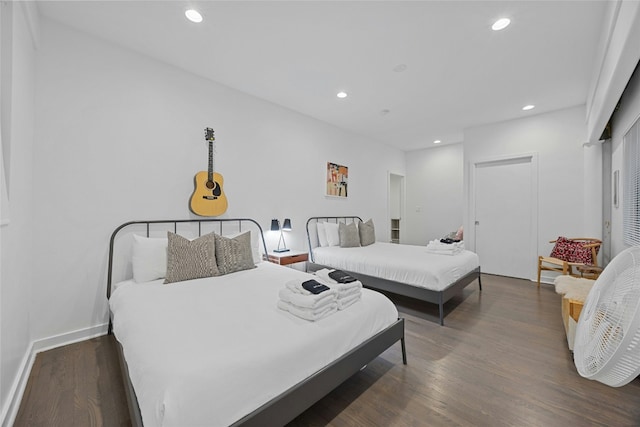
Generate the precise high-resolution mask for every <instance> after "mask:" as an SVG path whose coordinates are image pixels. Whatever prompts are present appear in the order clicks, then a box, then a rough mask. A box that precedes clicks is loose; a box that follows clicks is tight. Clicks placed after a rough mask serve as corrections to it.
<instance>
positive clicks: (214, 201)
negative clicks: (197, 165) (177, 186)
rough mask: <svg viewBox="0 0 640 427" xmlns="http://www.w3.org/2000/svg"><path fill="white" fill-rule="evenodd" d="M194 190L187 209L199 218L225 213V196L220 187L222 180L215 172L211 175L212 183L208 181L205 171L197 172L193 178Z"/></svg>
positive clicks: (222, 183) (207, 174) (226, 203)
mask: <svg viewBox="0 0 640 427" xmlns="http://www.w3.org/2000/svg"><path fill="white" fill-rule="evenodd" d="M194 182H195V189H194V190H193V194H192V195H191V201H190V202H189V207H190V208H191V211H192V212H193V213H194V214H196V215H200V216H218V215H222V214H223V213H225V212H226V211H227V205H228V202H227V196H225V194H224V190H223V188H222V186H223V185H224V178H222V175H220V174H219V173H217V172H214V173H213V181H211V180H209V173H208V172H207V171H202V172H198V173H197V174H196V176H195V178H194Z"/></svg>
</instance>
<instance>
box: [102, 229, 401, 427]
mask: <svg viewBox="0 0 640 427" xmlns="http://www.w3.org/2000/svg"><path fill="white" fill-rule="evenodd" d="M167 231H171V232H172V233H176V234H180V235H183V236H187V237H188V238H192V239H194V238H197V237H200V236H205V235H208V234H209V233H211V232H215V233H216V234H218V235H220V236H230V237H233V236H238V235H241V234H243V233H246V232H247V231H249V233H250V235H251V247H252V252H253V253H252V256H253V261H254V262H255V265H254V266H253V267H252V268H248V269H244V270H240V271H236V272H231V273H229V274H224V275H221V276H216V277H203V278H195V279H191V280H186V281H180V282H176V283H170V284H164V283H163V282H164V279H162V278H155V279H152V280H147V281H145V280H139V279H140V278H141V277H142V278H143V279H149V278H152V277H153V274H151V273H152V272H151V270H150V269H146V270H144V269H143V270H141V267H140V265H141V255H140V254H141V252H140V247H142V246H141V245H142V243H140V242H144V245H147V244H148V242H155V241H157V240H161V239H162V236H163V235H166V234H167ZM216 242H217V241H216ZM216 244H217V243H216ZM153 245H157V242H155V243H153ZM132 247H133V249H132ZM266 252H267V251H266V245H265V243H264V238H263V236H262V229H261V227H260V225H259V224H258V223H257V222H255V221H254V220H251V219H246V218H243V219H196V220H167V221H164V220H161V221H156V220H154V221H132V222H127V223H125V224H122V225H121V226H119V227H117V228H116V230H115V231H114V232H113V234H112V236H111V240H110V245H109V261H108V276H107V282H108V283H107V298H108V299H109V307H110V315H111V316H110V326H109V333H113V334H114V335H115V338H116V340H117V342H118V344H119V346H118V347H119V357H120V364H121V368H122V373H123V379H124V381H125V388H126V394H127V400H128V403H129V409H130V414H131V419H132V424H133V425H134V426H142V425H145V426H147V427H149V426H185V425H222V426H226V425H233V426H241V425H242V426H271V425H273V426H280V425H284V424H286V423H287V422H289V421H291V420H292V419H293V418H295V417H296V416H297V415H298V414H300V413H302V412H304V411H305V410H306V409H307V408H308V407H310V406H311V405H312V404H313V403H315V402H316V401H317V400H319V399H321V398H322V397H323V396H325V395H326V394H327V393H329V392H330V391H331V390H333V389H334V388H335V387H337V386H338V385H339V384H341V383H342V382H343V381H344V380H346V379H347V378H349V377H350V376H351V375H353V374H355V373H356V372H358V371H359V370H360V369H362V368H363V367H364V366H365V365H366V364H367V363H369V362H370V361H371V360H373V359H375V358H376V357H377V356H379V355H380V354H381V353H382V352H384V351H385V350H386V349H387V348H389V347H390V346H392V345H393V344H395V343H397V342H398V341H400V344H401V348H402V358H403V363H405V364H406V351H405V345H404V320H403V319H401V318H398V313H397V310H396V309H395V306H393V303H391V301H389V300H388V299H387V298H386V297H385V296H384V295H382V294H380V293H378V292H374V291H371V290H367V289H363V293H362V298H361V300H360V301H359V302H358V303H356V304H353V305H352V306H350V307H348V308H347V309H345V310H340V311H338V312H336V313H334V314H332V315H330V316H328V317H326V318H323V319H321V320H320V321H317V322H309V321H307V320H303V319H300V318H298V317H296V316H293V315H291V314H289V313H287V312H284V311H282V310H278V309H277V308H276V303H277V300H278V290H279V289H280V288H282V286H283V284H284V283H285V282H286V281H287V280H291V279H296V280H297V279H300V280H302V279H308V278H311V277H312V276H310V275H309V274H308V273H305V272H302V271H298V270H295V269H291V268H287V267H283V266H279V265H276V264H272V263H269V262H267V261H261V258H262V255H263V254H265V253H266ZM216 255H218V253H217V251H216ZM144 259H146V258H144ZM149 259H150V258H149ZM148 264H153V261H149V262H148ZM142 265H145V264H142ZM141 271H142V272H144V273H147V274H146V276H145V274H142V273H141ZM168 274H169V273H168V271H167V275H168ZM365 291H366V292H365Z"/></svg>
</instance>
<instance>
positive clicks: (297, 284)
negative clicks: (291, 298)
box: [284, 279, 324, 295]
mask: <svg viewBox="0 0 640 427" xmlns="http://www.w3.org/2000/svg"><path fill="white" fill-rule="evenodd" d="M307 280H311V279H304V280H300V279H294V280H289V281H288V282H286V283H285V284H284V285H285V286H286V287H287V289H289V290H291V291H292V292H295V293H297V294H302V295H313V294H312V293H311V292H309V291H308V290H306V289H305V288H303V287H302V284H303V283H304V282H306V281H307ZM323 293H324V292H323Z"/></svg>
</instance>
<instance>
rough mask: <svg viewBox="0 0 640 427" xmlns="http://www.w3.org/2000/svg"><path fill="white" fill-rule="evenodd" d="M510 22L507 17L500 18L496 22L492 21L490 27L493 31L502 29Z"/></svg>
mask: <svg viewBox="0 0 640 427" xmlns="http://www.w3.org/2000/svg"><path fill="white" fill-rule="evenodd" d="M510 23H511V19H509V18H500V19H498V20H497V21H496V22H494V23H493V25H492V26H491V29H492V30H493V31H500V30H504V29H505V28H507V27H508V26H509V24H510Z"/></svg>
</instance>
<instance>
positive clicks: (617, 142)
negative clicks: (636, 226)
mask: <svg viewBox="0 0 640 427" xmlns="http://www.w3.org/2000/svg"><path fill="white" fill-rule="evenodd" d="M638 118H640V72H639V71H638V70H637V69H636V72H635V74H634V75H633V77H632V78H631V80H630V81H629V84H628V85H627V87H626V89H625V91H624V94H623V95H622V98H621V99H620V107H619V108H618V110H617V111H616V113H615V114H614V116H613V120H612V124H611V128H612V135H611V144H612V155H611V171H612V173H613V172H614V171H616V170H619V171H620V192H619V195H620V203H619V205H618V208H612V211H611V257H614V256H615V255H617V254H619V253H620V252H622V251H623V250H624V249H626V248H627V247H628V245H625V243H624V234H623V229H622V212H623V206H624V194H623V185H622V180H623V176H624V166H623V164H624V162H623V155H624V146H623V144H622V141H623V138H624V135H625V134H626V133H627V132H628V131H629V129H630V128H631V126H632V125H633V124H634V123H635V122H636V120H638Z"/></svg>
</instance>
